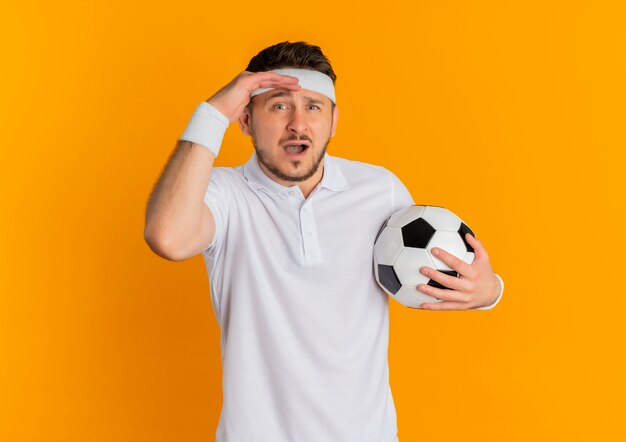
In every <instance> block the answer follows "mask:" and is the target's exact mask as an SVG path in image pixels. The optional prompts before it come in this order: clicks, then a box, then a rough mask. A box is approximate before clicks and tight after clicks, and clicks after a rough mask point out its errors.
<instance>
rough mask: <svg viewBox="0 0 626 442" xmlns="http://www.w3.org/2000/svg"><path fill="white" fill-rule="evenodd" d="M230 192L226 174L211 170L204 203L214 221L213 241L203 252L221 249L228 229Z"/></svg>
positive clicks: (217, 168) (214, 169)
mask: <svg viewBox="0 0 626 442" xmlns="http://www.w3.org/2000/svg"><path fill="white" fill-rule="evenodd" d="M229 201H230V190H229V186H228V182H227V177H226V173H225V172H224V171H223V170H222V169H221V168H219V167H214V168H213V170H211V178H210V180H209V185H208V187H207V190H206V193H205V194H204V203H205V204H206V205H207V206H208V208H209V210H211V213H212V214H213V218H214V219H215V235H214V236H213V241H212V242H211V244H209V246H208V247H207V248H206V249H205V250H204V251H205V252H208V253H215V252H216V251H217V250H218V249H220V248H221V247H222V244H223V243H224V240H225V238H226V229H227V228H228V217H229Z"/></svg>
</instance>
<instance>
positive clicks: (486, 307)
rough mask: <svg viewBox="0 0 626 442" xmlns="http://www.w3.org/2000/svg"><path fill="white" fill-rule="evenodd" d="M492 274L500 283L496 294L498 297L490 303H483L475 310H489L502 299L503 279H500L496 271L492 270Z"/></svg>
mask: <svg viewBox="0 0 626 442" xmlns="http://www.w3.org/2000/svg"><path fill="white" fill-rule="evenodd" d="M493 274H494V276H495V277H496V278H497V280H498V282H499V284H500V294H499V295H498V297H497V298H496V300H495V301H494V302H493V303H492V304H489V305H485V306H483V307H478V308H477V309H476V310H491V309H492V308H494V307H495V306H496V305H498V303H499V302H500V299H502V293H504V281H503V280H502V278H501V277H500V275H498V274H497V273H495V272H494V273H493Z"/></svg>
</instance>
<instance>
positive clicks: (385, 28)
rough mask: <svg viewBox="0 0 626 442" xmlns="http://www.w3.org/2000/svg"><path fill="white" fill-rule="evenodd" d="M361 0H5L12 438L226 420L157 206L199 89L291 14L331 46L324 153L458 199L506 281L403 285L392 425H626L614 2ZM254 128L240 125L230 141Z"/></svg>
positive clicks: (440, 430) (612, 437) (544, 430)
mask: <svg viewBox="0 0 626 442" xmlns="http://www.w3.org/2000/svg"><path fill="white" fill-rule="evenodd" d="M96 3H97V4H96ZM505 3H506V4H505ZM360 5H361V6H358V7H357V6H356V3H355V4H353V5H342V4H340V3H339V2H336V1H325V0H322V1H316V2H313V3H306V2H305V3H302V2H286V1H276V2H271V3H262V2H261V3H259V2H252V1H239V2H235V3H232V2H231V3H223V2H222V3H219V4H215V3H213V2H199V1H196V2H174V3H171V2H164V1H150V2H141V4H139V3H138V2H120V1H107V2H104V1H100V2H85V1H71V2H67V1H66V2H52V1H50V2H31V3H19V4H18V3H17V2H11V3H10V4H3V6H2V11H1V13H0V45H1V48H2V52H1V53H2V65H3V66H2V70H1V73H0V75H1V80H2V81H1V82H0V88H1V89H0V96H1V97H2V98H1V100H0V129H1V131H2V132H1V133H2V161H1V162H0V186H1V189H2V204H1V206H0V207H2V217H1V218H0V235H1V240H2V253H0V269H1V273H0V293H1V296H0V345H1V353H0V375H1V376H0V379H1V380H0V396H1V398H2V399H1V400H0V439H1V440H5V441H119V442H122V441H212V440H214V437H215V429H216V426H217V421H218V418H219V412H220V407H221V365H220V350H219V328H218V326H217V322H216V320H215V317H214V314H213V310H212V308H211V304H210V297H209V283H208V279H207V275H206V271H205V269H204V263H203V260H202V257H201V256H196V257H194V258H193V259H189V260H186V261H183V262H177V263H174V262H170V261H166V260H164V259H162V258H159V257H158V256H157V255H155V254H154V253H153V252H152V251H151V250H150V249H149V248H148V246H147V245H146V243H145V242H144V238H143V227H144V215H145V206H146V202H147V199H148V196H149V194H150V192H151V190H152V186H153V184H154V183H155V181H156V179H157V178H158V176H159V174H160V172H161V170H162V168H163V166H164V164H165V162H166V160H167V158H168V156H169V154H170V153H171V151H172V149H173V147H174V145H175V144H176V140H177V139H178V136H179V135H180V134H182V131H183V130H184V128H185V125H186V123H187V121H188V120H189V117H190V116H191V113H192V112H193V110H194V109H195V107H196V105H197V104H198V103H199V102H200V101H202V100H205V99H206V98H208V97H209V96H211V95H212V94H213V93H214V92H215V91H216V90H217V89H219V88H220V87H221V86H223V85H224V84H226V83H227V82H228V81H230V80H231V79H232V78H233V77H234V76H235V75H237V73H239V72H240V71H241V70H243V69H244V68H245V66H246V65H247V63H248V61H249V59H250V58H251V57H252V56H253V55H255V54H256V53H257V52H258V51H260V50H261V49H263V48H265V47H266V46H269V45H271V44H274V43H277V42H279V41H284V40H290V41H298V40H304V41H307V42H310V43H313V44H317V45H319V46H321V48H322V49H323V51H324V52H325V54H326V55H327V56H328V57H329V58H330V60H331V62H332V63H333V67H334V69H335V71H336V72H337V75H338V80H337V84H336V90H337V97H338V105H339V107H340V111H341V112H340V118H339V125H338V131H337V136H336V137H335V138H334V139H333V140H332V141H331V143H330V145H329V153H331V154H333V155H336V156H342V157H346V158H351V159H356V160H360V161H366V162H371V163H374V164H380V165H383V166H385V167H387V168H388V169H390V170H392V171H393V172H395V173H396V174H397V175H398V176H399V177H400V178H401V179H402V180H403V181H404V183H405V184H406V185H407V187H408V188H409V189H410V190H411V192H412V194H413V197H414V199H415V201H416V203H417V204H433V205H441V206H445V207H447V208H449V209H451V210H453V211H454V212H455V213H457V214H458V215H459V216H461V217H462V218H463V219H464V220H465V221H466V222H467V223H468V225H470V227H471V228H472V229H473V230H474V232H475V233H476V236H477V237H478V238H479V239H480V240H481V241H482V242H483V245H484V246H485V248H486V249H487V252H488V253H489V256H490V258H491V263H492V266H493V268H494V270H495V271H496V272H498V273H499V274H500V275H501V276H502V277H503V279H504V281H505V285H506V288H505V292H504V298H503V300H502V302H501V303H500V304H499V305H498V306H497V307H496V308H495V309H494V310H491V311H488V312H430V311H417V310H414V309H408V308H405V307H403V306H401V305H400V304H398V303H396V302H391V304H390V315H391V330H390V333H391V337H390V351H389V363H390V370H391V384H392V389H393V392H394V398H395V401H396V406H397V411H398V424H399V436H400V440H401V441H402V442H412V441H528V440H546V441H578V440H580V441H587V440H601V441H618V440H619V441H621V440H625V439H626V430H625V428H624V419H623V412H624V411H623V407H624V397H625V395H626V388H625V382H624V372H625V371H626V366H625V364H624V362H623V356H624V334H625V333H624V326H623V323H624V319H623V316H624V307H626V303H625V302H624V288H623V269H622V267H623V262H624V260H623V252H624V250H625V245H626V244H625V243H624V229H623V225H624V209H623V196H624V193H625V192H624V190H626V189H625V186H624V165H625V162H624V154H623V152H624V149H625V148H626V132H625V121H626V120H625V116H626V112H625V103H626V86H625V85H626V82H625V78H626V26H625V24H624V23H626V7H625V6H624V3H623V2H620V1H614V2H607V1H596V2H586V1H585V2H583V1H553V2H545V1H526V2H515V4H513V3H512V2H500V1H472V2H462V1H454V2H453V1H434V0H433V1H417V2H416V1H411V2H409V1H405V2H384V3H382V4H381V3H378V2H377V3H372V4H369V5H368V4H367V3H366V4H360ZM251 152H252V146H251V143H250V140H249V139H248V138H246V137H244V136H243V135H242V134H241V133H240V131H239V129H238V127H237V126H236V125H233V126H232V127H231V128H229V130H228V131H227V134H226V136H225V139H224V144H223V147H222V151H221V153H220V156H219V158H218V160H217V162H216V165H219V166H233V165H237V164H241V163H242V162H244V161H246V160H247V159H248V157H249V155H250V154H251ZM619 201H622V203H620V202H619ZM328 442H331V441H328Z"/></svg>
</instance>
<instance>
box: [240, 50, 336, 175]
mask: <svg viewBox="0 0 626 442" xmlns="http://www.w3.org/2000/svg"><path fill="white" fill-rule="evenodd" d="M281 68H295V69H307V70H312V71H317V72H321V73H322V74H324V75H326V76H328V77H329V78H330V79H331V80H332V84H333V85H334V82H335V80H336V78H337V77H336V75H335V73H334V71H333V69H332V67H331V65H330V61H329V60H328V59H327V58H326V57H325V56H324V54H323V53H322V51H321V49H320V48H319V47H318V46H313V45H309V44H307V43H305V42H295V43H290V42H282V43H278V44H276V45H273V46H270V47H268V48H266V49H263V50H262V51H261V52H259V53H258V54H257V55H255V56H254V57H253V58H252V59H251V60H250V63H249V64H248V67H247V68H246V71H249V72H264V71H271V70H275V69H281ZM315 75H319V74H315ZM326 80H327V81H328V78H326ZM328 84H329V85H330V81H328ZM337 118H338V109H337V106H336V104H335V103H334V102H333V101H332V100H331V99H330V98H329V97H328V96H326V95H324V94H322V93H320V92H319V91H314V90H310V89H305V88H303V89H300V90H299V91H289V90H284V89H271V90H269V91H266V92H263V93H261V94H259V95H255V96H253V97H252V98H251V100H250V103H249V104H248V106H247V107H246V109H245V110H244V112H243V114H242V116H241V118H240V119H239V125H240V127H241V129H242V131H243V132H244V133H245V134H246V135H250V136H251V137H252V143H253V145H254V148H255V150H256V152H257V156H258V157H259V161H260V163H261V165H262V167H263V166H265V167H264V169H266V171H269V172H271V175H273V177H274V178H278V179H279V180H280V181H283V182H287V183H294V182H303V181H306V180H307V179H309V178H311V177H312V176H313V175H315V174H316V172H317V171H318V169H319V166H320V163H321V162H322V160H323V157H324V153H325V152H326V146H327V145H328V143H329V141H330V138H331V137H332V136H334V135H335V130H336V126H337ZM289 144H292V145H293V146H291V147H287V146H288V145H289ZM299 144H303V145H306V146H307V147H306V148H304V150H303V151H302V152H301V153H297V152H298V151H299V150H301V149H302V148H301V147H297V146H296V145H299Z"/></svg>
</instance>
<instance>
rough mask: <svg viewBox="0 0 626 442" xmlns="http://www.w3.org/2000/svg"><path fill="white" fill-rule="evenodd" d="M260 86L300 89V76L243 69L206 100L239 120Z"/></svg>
mask: <svg viewBox="0 0 626 442" xmlns="http://www.w3.org/2000/svg"><path fill="white" fill-rule="evenodd" d="M259 88H275V89H287V90H292V91H299V90H300V89H302V87H301V86H300V85H299V84H298V78H296V77H292V76H290V75H281V74H277V73H275V72H249V71H243V72H241V73H240V74H239V75H237V76H236V77H235V78H234V79H233V80H231V82H230V83H228V84H227V85H226V86H224V87H223V88H222V89H220V90H219V91H217V92H216V93H215V94H214V95H213V96H211V97H210V98H209V99H207V100H206V102H207V103H209V104H211V105H212V106H214V107H216V108H217V110H219V111H220V112H221V113H223V114H224V115H225V116H226V118H228V120H229V121H230V122H231V123H232V122H233V121H237V120H238V119H239V117H240V116H241V114H242V113H243V110H244V109H245V107H246V106H247V105H248V103H249V102H250V94H251V93H252V92H253V91H254V90H256V89H259Z"/></svg>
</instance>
